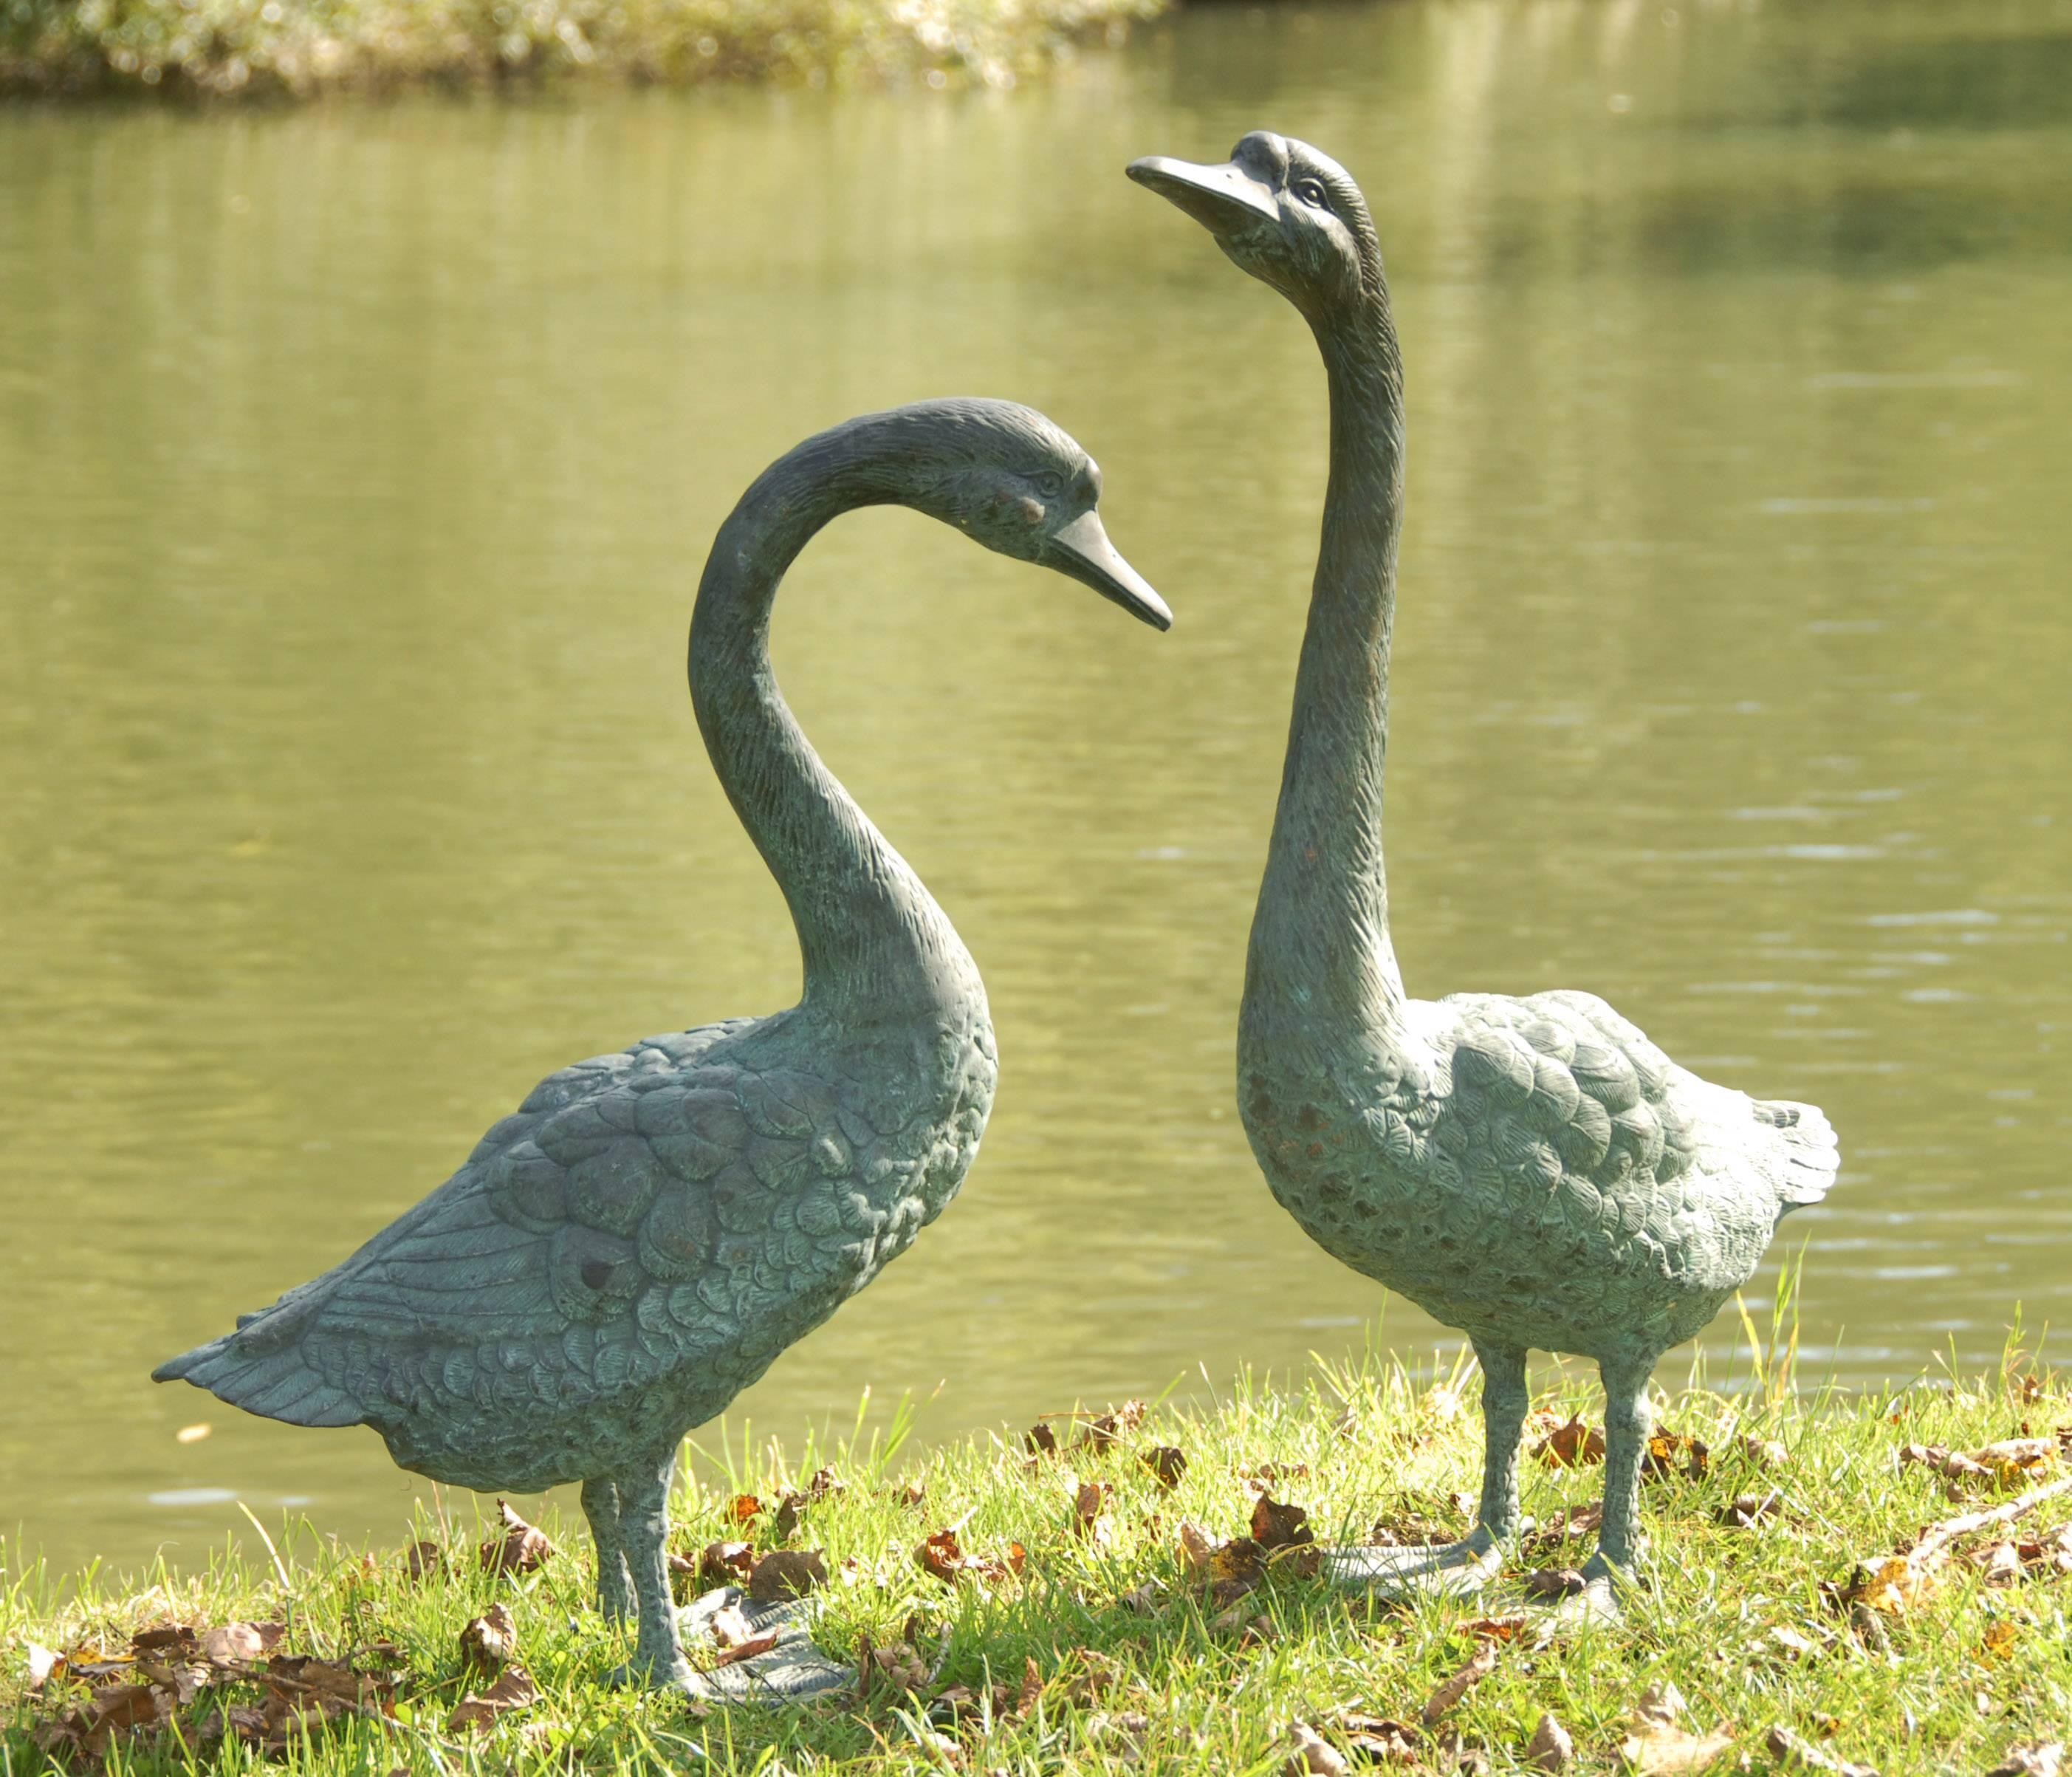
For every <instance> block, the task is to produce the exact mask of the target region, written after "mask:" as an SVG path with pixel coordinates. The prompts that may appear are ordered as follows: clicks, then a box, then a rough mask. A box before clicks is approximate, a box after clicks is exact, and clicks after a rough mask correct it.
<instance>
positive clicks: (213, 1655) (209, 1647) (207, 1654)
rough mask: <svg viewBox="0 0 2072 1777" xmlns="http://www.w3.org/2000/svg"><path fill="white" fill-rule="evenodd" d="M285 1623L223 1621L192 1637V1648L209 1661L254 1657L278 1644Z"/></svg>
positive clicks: (221, 1662)
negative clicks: (193, 1640)
mask: <svg viewBox="0 0 2072 1777" xmlns="http://www.w3.org/2000/svg"><path fill="white" fill-rule="evenodd" d="M287 1632H288V1626H287V1624H286V1623H224V1624H222V1625H220V1627H216V1628H213V1629H204V1630H203V1631H201V1633H200V1634H199V1635H197V1636H196V1637H195V1651H196V1652H199V1654H200V1656H201V1657H202V1658H203V1660H208V1661H209V1662H210V1663H211V1664H212V1665H217V1666H227V1665H230V1664H235V1663H237V1662H241V1661H245V1660H258V1659H260V1658H261V1657H263V1656H265V1655H267V1654H269V1653H271V1652H273V1650H274V1648H276V1647H278V1646H279V1645H280V1643H281V1638H282V1636H283V1635H286V1634H287Z"/></svg>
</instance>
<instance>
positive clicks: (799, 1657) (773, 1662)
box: [676, 1586, 856, 1703]
mask: <svg viewBox="0 0 2072 1777" xmlns="http://www.w3.org/2000/svg"><path fill="white" fill-rule="evenodd" d="M730 1605H732V1606H737V1607H738V1609H739V1610H740V1611H741V1614H742V1616H743V1617H744V1618H745V1619H746V1620H747V1623H748V1627H749V1628H750V1630H751V1631H754V1633H755V1634H756V1635H767V1634H768V1633H770V1632H771V1631H775V1633H776V1636H777V1644H776V1645H775V1647H771V1648H770V1649H769V1650H768V1651H767V1652H763V1653H759V1654H754V1655H751V1656H750V1657H749V1658H748V1659H746V1660H740V1661H738V1662H737V1663H736V1664H734V1665H731V1666H721V1667H718V1668H714V1669H713V1670H711V1671H709V1672H696V1671H694V1672H692V1673H691V1674H690V1676H689V1679H688V1680H687V1681H686V1682H685V1684H684V1687H683V1688H684V1689H685V1690H686V1691H687V1692H688V1693H689V1694H690V1695H691V1696H693V1697H703V1698H709V1699H711V1700H713V1701H720V1702H728V1703H792V1702H797V1701H800V1700H801V1699H802V1698H805V1697H820V1696H824V1695H825V1694H826V1693H828V1692H830V1691H839V1690H847V1689H853V1688H854V1686H855V1684H856V1668H854V1667H853V1666H845V1665H843V1664H841V1662H840V1661H839V1660H831V1659H829V1658H828V1656H827V1655H826V1654H824V1653H823V1652H821V1651H820V1648H819V1647H818V1646H816V1644H815V1643H814V1641H813V1638H812V1624H813V1621H814V1619H815V1618H816V1616H817V1615H818V1614H819V1613H818V1609H817V1607H816V1605H815V1604H814V1602H813V1601H812V1600H811V1599H810V1598H784V1599H781V1600H778V1601H775V1602H771V1603H767V1604H759V1603H758V1602H755V1600H754V1599H753V1598H750V1597H749V1595H748V1594H746V1592H744V1591H742V1589H741V1588H740V1587H739V1586H716V1587H715V1588H714V1589H713V1590H711V1591H709V1592H707V1593H705V1594H702V1595H701V1596H700V1597H698V1598H693V1600H692V1601H691V1602H689V1604H687V1605H685V1606H684V1608H683V1609H682V1610H680V1611H679V1612H678V1613H677V1616H676V1628H677V1632H678V1634H679V1635H681V1636H682V1637H683V1639H684V1643H685V1646H686V1647H698V1646H700V1645H701V1644H704V1645H709V1642H710V1631H711V1627H712V1621H713V1618H714V1617H716V1616H717V1615H719V1613H720V1612H721V1611H722V1610H726V1608H727V1607H728V1606H730Z"/></svg>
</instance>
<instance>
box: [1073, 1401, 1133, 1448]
mask: <svg viewBox="0 0 2072 1777" xmlns="http://www.w3.org/2000/svg"><path fill="white" fill-rule="evenodd" d="M1149 1411H1150V1409H1149V1408H1148V1407H1146V1406H1145V1404H1144V1403H1143V1402H1142V1401H1124V1402H1123V1404H1122V1405H1120V1406H1119V1407H1111V1408H1109V1409H1108V1411H1107V1412H1106V1413H1101V1414H1100V1415H1099V1416H1097V1417H1095V1418H1092V1419H1090V1420H1088V1421H1087V1425H1086V1429H1084V1430H1083V1431H1082V1432H1081V1433H1080V1434H1079V1437H1078V1438H1077V1439H1076V1440H1075V1442H1078V1443H1081V1444H1084V1445H1086V1446H1087V1447H1088V1448H1089V1449H1091V1450H1108V1449H1111V1448H1112V1447H1113V1446H1115V1445H1116V1444H1119V1443H1120V1442H1122V1440H1123V1439H1124V1438H1126V1437H1127V1436H1128V1434H1130V1433H1131V1432H1133V1431H1135V1430H1136V1429H1137V1427H1138V1426H1139V1425H1142V1424H1143V1423H1144V1416H1145V1413H1148V1412H1149Z"/></svg>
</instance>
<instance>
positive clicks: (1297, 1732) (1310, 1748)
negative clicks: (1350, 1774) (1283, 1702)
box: [1281, 1721, 1350, 1777]
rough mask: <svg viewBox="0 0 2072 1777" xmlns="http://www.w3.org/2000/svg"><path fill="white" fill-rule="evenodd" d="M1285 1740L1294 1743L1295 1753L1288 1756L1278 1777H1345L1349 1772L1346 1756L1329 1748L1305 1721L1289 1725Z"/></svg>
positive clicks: (1328, 1744) (1293, 1722)
mask: <svg viewBox="0 0 2072 1777" xmlns="http://www.w3.org/2000/svg"><path fill="white" fill-rule="evenodd" d="M1288 1738H1289V1739H1290V1740H1292V1741H1293V1742H1295V1750H1293V1752H1291V1753H1290V1754H1289V1755H1288V1763H1286V1764H1285V1765H1284V1766H1282V1767H1281V1777H1305V1773H1309V1774H1313V1777H1346V1771H1348V1770H1349V1769H1350V1767H1349V1766H1348V1765H1347V1764H1346V1760H1345V1754H1343V1753H1342V1752H1340V1751H1339V1750H1338V1749H1337V1748H1336V1747H1335V1746H1332V1745H1331V1744H1330V1742H1328V1741H1326V1739H1325V1738H1324V1737H1323V1736H1322V1734H1318V1732H1317V1730H1315V1729H1314V1728H1313V1727H1311V1726H1309V1723H1308V1722H1306V1721H1290V1722H1289V1724H1288Z"/></svg>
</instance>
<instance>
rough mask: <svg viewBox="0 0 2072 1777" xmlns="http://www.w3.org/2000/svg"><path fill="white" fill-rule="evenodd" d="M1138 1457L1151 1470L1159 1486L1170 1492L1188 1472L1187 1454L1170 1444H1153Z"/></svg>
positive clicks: (1140, 1452) (1138, 1454)
mask: <svg viewBox="0 0 2072 1777" xmlns="http://www.w3.org/2000/svg"><path fill="white" fill-rule="evenodd" d="M1137 1461H1138V1462H1141V1463H1142V1464H1143V1465H1144V1466H1145V1467H1146V1468H1148V1469H1149V1470H1150V1471H1151V1473H1152V1475H1153V1478H1154V1479H1156V1480H1157V1483H1158V1484H1159V1486H1161V1487H1164V1488H1165V1490H1166V1491H1168V1492H1170V1491H1172V1490H1173V1489H1174V1487H1178V1485H1179V1484H1180V1482H1181V1479H1182V1477H1183V1476H1184V1475H1186V1472H1187V1454H1186V1451H1185V1450H1178V1449H1176V1448H1175V1447H1174V1446H1172V1445H1170V1444H1153V1445H1152V1446H1151V1447H1150V1448H1149V1449H1148V1450H1140V1451H1139V1452H1138V1453H1137Z"/></svg>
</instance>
